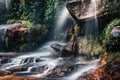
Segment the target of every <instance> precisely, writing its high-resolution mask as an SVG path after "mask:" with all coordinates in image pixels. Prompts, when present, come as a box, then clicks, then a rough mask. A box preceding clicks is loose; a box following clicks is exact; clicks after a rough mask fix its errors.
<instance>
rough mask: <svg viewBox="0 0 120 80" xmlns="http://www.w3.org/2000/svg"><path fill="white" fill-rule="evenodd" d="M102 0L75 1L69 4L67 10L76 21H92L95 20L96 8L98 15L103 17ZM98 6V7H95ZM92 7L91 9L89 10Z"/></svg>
mask: <svg viewBox="0 0 120 80" xmlns="http://www.w3.org/2000/svg"><path fill="white" fill-rule="evenodd" d="M100 1H101V0H95V1H92V0H75V1H71V2H69V3H68V4H67V9H68V10H69V12H70V14H71V15H72V17H73V18H74V19H75V20H76V19H77V20H80V21H81V20H82V21H85V20H90V19H94V18H95V8H96V15H97V16H99V17H100V16H103V15H104V14H105V13H104V7H103V6H102V4H99V3H101V2H100ZM94 4H96V6H95V5H94ZM89 7H91V9H89Z"/></svg>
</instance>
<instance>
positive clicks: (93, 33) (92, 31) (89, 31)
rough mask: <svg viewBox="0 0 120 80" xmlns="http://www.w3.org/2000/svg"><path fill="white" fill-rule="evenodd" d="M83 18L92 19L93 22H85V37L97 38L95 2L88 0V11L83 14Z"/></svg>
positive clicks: (94, 0)
mask: <svg viewBox="0 0 120 80" xmlns="http://www.w3.org/2000/svg"><path fill="white" fill-rule="evenodd" d="M85 14H86V15H85V17H94V18H93V20H91V21H89V22H87V21H86V22H85V24H84V27H85V36H86V37H87V38H91V37H92V38H97V37H98V33H99V30H98V19H97V4H96V0H90V4H89V7H88V10H87V11H86V13H85Z"/></svg>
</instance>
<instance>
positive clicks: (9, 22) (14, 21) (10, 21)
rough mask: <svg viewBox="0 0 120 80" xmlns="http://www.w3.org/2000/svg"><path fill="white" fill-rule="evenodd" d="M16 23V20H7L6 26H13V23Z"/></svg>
mask: <svg viewBox="0 0 120 80" xmlns="http://www.w3.org/2000/svg"><path fill="white" fill-rule="evenodd" d="M16 22H18V20H16V19H9V20H7V24H13V23H16Z"/></svg>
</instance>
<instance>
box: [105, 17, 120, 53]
mask: <svg viewBox="0 0 120 80" xmlns="http://www.w3.org/2000/svg"><path fill="white" fill-rule="evenodd" d="M118 25H120V19H114V20H113V21H111V22H110V23H109V24H108V25H107V26H106V28H105V29H104V32H103V43H104V46H105V48H106V50H107V51H119V50H120V48H119V47H118V46H120V37H112V36H111V35H110V33H111V31H112V29H113V28H114V27H116V26H118Z"/></svg>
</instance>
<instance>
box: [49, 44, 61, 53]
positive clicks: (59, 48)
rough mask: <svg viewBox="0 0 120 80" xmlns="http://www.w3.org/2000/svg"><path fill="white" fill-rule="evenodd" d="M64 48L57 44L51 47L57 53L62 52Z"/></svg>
mask: <svg viewBox="0 0 120 80" xmlns="http://www.w3.org/2000/svg"><path fill="white" fill-rule="evenodd" d="M62 47H63V45H60V44H57V43H55V44H52V45H51V48H53V49H54V50H55V51H57V52H60V51H61V48H62Z"/></svg>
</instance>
